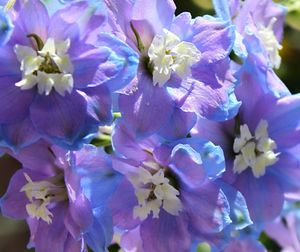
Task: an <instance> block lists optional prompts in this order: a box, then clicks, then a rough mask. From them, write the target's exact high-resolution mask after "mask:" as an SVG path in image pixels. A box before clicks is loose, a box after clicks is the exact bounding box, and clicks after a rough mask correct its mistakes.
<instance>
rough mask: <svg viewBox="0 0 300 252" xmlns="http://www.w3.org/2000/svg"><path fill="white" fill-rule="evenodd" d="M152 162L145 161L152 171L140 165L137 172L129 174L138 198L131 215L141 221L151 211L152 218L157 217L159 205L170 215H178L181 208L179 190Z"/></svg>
mask: <svg viewBox="0 0 300 252" xmlns="http://www.w3.org/2000/svg"><path fill="white" fill-rule="evenodd" d="M153 164H155V163H153V162H146V163H145V168H146V167H147V166H148V167H150V166H151V168H154V169H152V170H154V172H153V173H151V172H149V171H148V170H146V169H145V168H144V167H142V166H141V167H139V171H138V173H137V174H134V175H131V176H129V180H130V182H131V183H132V185H133V186H134V189H135V195H136V197H137V200H138V206H135V208H134V209H133V216H134V218H140V220H142V221H143V220H145V219H146V218H147V217H148V215H149V214H150V213H151V212H152V214H153V218H158V217H159V212H160V208H161V207H162V208H163V209H164V210H165V211H167V212H168V213H170V214H172V215H178V214H179V211H181V210H182V204H181V201H180V199H179V198H178V196H179V191H178V190H176V189H175V188H174V187H173V186H172V185H170V180H169V179H168V178H166V177H165V173H164V170H163V169H162V168H158V167H157V164H156V165H153ZM149 165H150V166H149Z"/></svg>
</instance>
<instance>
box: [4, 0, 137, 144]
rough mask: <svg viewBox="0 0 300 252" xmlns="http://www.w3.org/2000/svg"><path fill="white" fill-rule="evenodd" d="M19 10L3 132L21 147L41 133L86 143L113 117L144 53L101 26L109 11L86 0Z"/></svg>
mask: <svg viewBox="0 0 300 252" xmlns="http://www.w3.org/2000/svg"><path fill="white" fill-rule="evenodd" d="M95 11H96V10H95ZM17 12H18V13H17V14H18V15H16V18H15V20H14V21H13V24H14V25H15V29H14V33H13V34H12V36H11V39H10V40H9V41H8V42H7V44H6V45H5V46H2V47H1V48H0V81H1V83H2V84H3V85H2V87H1V90H0V97H1V99H0V100H1V102H0V103H1V104H0V126H1V132H2V138H3V139H4V141H5V142H6V145H8V146H10V147H12V148H14V149H18V148H21V147H24V146H26V145H28V144H31V143H33V142H35V141H37V140H38V139H39V138H41V137H42V138H45V139H47V140H50V141H51V142H52V143H56V144H58V145H60V146H63V147H66V148H72V149H75V148H78V147H80V146H81V145H82V144H83V143H84V142H88V141H90V139H91V137H92V136H93V134H94V133H96V132H97V129H98V126H99V125H105V124H109V123H111V121H112V101H111V100H112V98H111V96H112V92H114V91H115V90H117V89H119V88H122V87H123V86H125V85H127V84H128V83H129V82H130V81H131V79H132V78H133V77H134V76H135V73H136V68H137V57H136V53H135V52H134V51H133V50H131V49H130V48H129V47H127V46H126V45H125V44H124V43H122V42H121V41H120V40H118V39H117V38H116V37H113V36H112V35H109V34H105V33H103V34H101V33H100V32H99V29H100V28H101V26H103V25H104V23H103V22H104V21H105V20H106V17H105V16H104V14H103V13H102V12H100V13H99V12H97V11H96V13H94V12H92V14H93V15H91V9H90V6H89V4H88V2H86V1H80V2H76V3H74V4H70V5H67V6H66V8H63V9H60V10H58V11H57V12H55V13H54V14H53V15H52V16H51V17H49V15H48V12H47V10H46V8H45V6H44V5H43V4H41V2H40V1H38V0H33V1H27V2H26V3H25V4H24V6H22V8H20V10H19V11H17ZM28 16H31V17H32V18H31V19H28ZM32 20H35V22H32ZM100 30H101V29H100ZM98 35H100V36H99V37H98ZM96 37H97V40H96V39H95V38H96ZM95 40H96V41H95ZM89 41H90V42H91V41H93V43H94V45H92V44H91V43H90V42H89ZM96 44H97V45H96Z"/></svg>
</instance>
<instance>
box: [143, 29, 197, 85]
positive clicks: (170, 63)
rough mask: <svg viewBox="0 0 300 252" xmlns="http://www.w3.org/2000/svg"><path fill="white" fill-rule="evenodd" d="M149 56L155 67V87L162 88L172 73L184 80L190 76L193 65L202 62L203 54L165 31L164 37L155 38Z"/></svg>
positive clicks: (190, 44)
mask: <svg viewBox="0 0 300 252" xmlns="http://www.w3.org/2000/svg"><path fill="white" fill-rule="evenodd" d="M148 55H149V58H150V63H151V64H152V66H153V85H157V84H158V85H159V86H160V87H162V86H163V85H164V84H165V83H166V82H167V81H168V80H169V79H170V78H171V74H172V72H175V73H176V74H177V75H178V76H179V77H180V78H182V79H184V78H186V77H187V76H189V75H190V72H191V67H192V65H193V64H195V63H196V62H198V61H199V60H200V57H201V52H200V51H199V50H198V48H197V47H196V46H195V45H194V44H192V43H190V42H184V41H181V40H180V38H179V37H178V36H176V35H175V34H174V33H172V32H170V31H168V30H166V29H165V30H164V34H163V35H156V36H155V37H154V39H153V41H152V43H151V46H150V48H149V51H148Z"/></svg>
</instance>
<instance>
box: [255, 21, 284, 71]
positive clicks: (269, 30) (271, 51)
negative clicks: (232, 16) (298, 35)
mask: <svg viewBox="0 0 300 252" xmlns="http://www.w3.org/2000/svg"><path fill="white" fill-rule="evenodd" d="M276 21H277V19H276V18H275V17H273V18H272V19H271V20H270V22H269V24H268V25H267V26H264V25H262V24H259V25H258V36H259V38H260V39H261V41H262V43H263V45H264V47H265V50H266V51H267V53H268V56H269V60H270V62H271V64H272V67H274V68H276V69H278V68H279V67H280V64H281V57H280V55H279V51H280V50H281V49H282V45H281V44H280V43H279V42H278V40H277V38H276V36H275V34H274V31H273V26H274V24H275V22H276Z"/></svg>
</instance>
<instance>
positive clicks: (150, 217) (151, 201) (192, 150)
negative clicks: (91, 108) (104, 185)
mask: <svg viewBox="0 0 300 252" xmlns="http://www.w3.org/2000/svg"><path fill="white" fill-rule="evenodd" d="M112 139H113V146H114V148H115V151H116V153H117V156H116V157H114V158H113V167H114V169H116V170H117V171H119V172H120V173H122V174H123V175H124V178H123V179H122V181H121V182H120V185H119V187H118V189H117V190H116V192H115V194H114V196H113V197H112V199H111V201H110V203H109V205H110V208H111V210H112V214H113V219H114V224H115V226H116V228H118V229H119V230H120V229H121V230H123V231H126V232H125V233H124V236H125V237H127V238H128V236H129V237H130V236H131V235H130V234H131V233H132V232H133V233H138V235H137V236H136V237H141V242H140V243H142V247H143V249H144V250H145V251H173V250H178V251H188V249H189V248H190V246H191V242H192V240H193V239H195V238H198V239H203V237H205V236H206V235H211V236H213V235H214V234H217V233H218V232H219V231H221V230H222V229H223V228H224V227H226V226H227V225H228V224H229V223H230V222H231V220H230V218H229V205H228V202H227V199H226V196H225V195H224V193H223V191H222V190H221V188H220V186H219V185H218V184H217V183H214V180H215V179H216V178H217V177H218V176H220V174H221V173H222V171H223V170H224V157H223V152H222V150H221V148H220V147H218V146H215V145H213V144H212V143H210V142H207V141H203V140H201V139H195V140H190V139H182V140H178V141H175V142H171V143H164V142H163V141H161V139H160V138H159V137H157V136H151V137H148V138H144V139H143V140H136V138H135V134H134V133H133V132H131V131H128V130H127V129H126V128H125V127H124V125H123V123H122V122H120V123H118V124H117V125H116V127H115V129H114V133H113V137H112ZM153 234H155V235H153ZM178 237H180V239H178ZM138 244H139V243H137V244H136V246H138Z"/></svg>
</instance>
